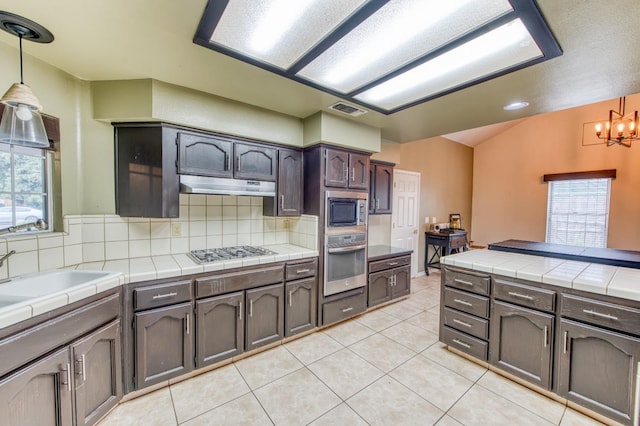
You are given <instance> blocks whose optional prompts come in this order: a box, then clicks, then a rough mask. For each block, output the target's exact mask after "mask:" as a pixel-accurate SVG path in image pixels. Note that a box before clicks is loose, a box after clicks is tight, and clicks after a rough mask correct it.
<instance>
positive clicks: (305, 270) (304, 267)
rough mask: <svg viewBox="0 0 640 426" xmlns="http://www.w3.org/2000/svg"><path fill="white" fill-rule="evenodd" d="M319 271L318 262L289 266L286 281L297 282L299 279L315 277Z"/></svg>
mask: <svg viewBox="0 0 640 426" xmlns="http://www.w3.org/2000/svg"><path fill="white" fill-rule="evenodd" d="M317 269H318V261H317V260H312V261H311V262H303V263H294V264H290V263H288V264H287V267H286V272H285V279H286V280H287V281H292V280H297V279H299V278H306V277H313V276H315V275H316V271H317Z"/></svg>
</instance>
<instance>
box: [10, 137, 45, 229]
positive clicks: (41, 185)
mask: <svg viewBox="0 0 640 426" xmlns="http://www.w3.org/2000/svg"><path fill="white" fill-rule="evenodd" d="M50 162H51V161H50V154H49V153H48V151H47V150H43V149H38V148H27V147H23V146H19V145H7V144H0V228H6V227H9V226H14V225H20V224H22V223H28V222H34V221H36V220H37V219H40V218H42V219H44V220H45V221H48V220H49V216H50V214H49V212H50V210H51V209H50V196H49V193H50V189H49V188H50V174H49V173H50V170H51V167H50ZM25 232H28V230H27V231H25Z"/></svg>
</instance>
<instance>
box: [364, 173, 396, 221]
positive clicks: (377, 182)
mask: <svg viewBox="0 0 640 426" xmlns="http://www.w3.org/2000/svg"><path fill="white" fill-rule="evenodd" d="M393 166H394V164H393V163H385V162H381V161H371V165H370V168H369V176H370V182H369V214H391V211H392V206H393Z"/></svg>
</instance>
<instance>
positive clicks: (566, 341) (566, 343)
mask: <svg viewBox="0 0 640 426" xmlns="http://www.w3.org/2000/svg"><path fill="white" fill-rule="evenodd" d="M568 351H569V332H568V331H565V332H564V335H563V343H562V353H565V354H566V353H567V352H568Z"/></svg>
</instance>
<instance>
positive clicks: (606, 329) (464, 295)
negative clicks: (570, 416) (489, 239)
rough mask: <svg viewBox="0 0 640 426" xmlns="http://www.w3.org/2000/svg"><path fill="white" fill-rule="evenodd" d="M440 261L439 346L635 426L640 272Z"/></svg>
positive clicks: (477, 257)
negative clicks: (441, 269)
mask: <svg viewBox="0 0 640 426" xmlns="http://www.w3.org/2000/svg"><path fill="white" fill-rule="evenodd" d="M442 264H443V272H442V278H441V283H442V294H441V308H440V313H441V315H440V340H441V341H442V342H444V343H445V344H447V345H448V346H449V347H450V348H454V349H456V350H458V351H460V352H463V353H466V354H468V355H471V357H472V358H473V359H477V360H480V361H483V362H487V363H488V364H489V366H490V367H491V368H494V369H495V370H497V371H499V372H504V373H507V374H508V375H511V376H512V377H514V376H515V377H516V378H518V379H519V380H520V381H522V382H523V383H525V384H528V385H530V386H531V387H533V388H534V389H538V390H543V391H545V392H548V391H551V392H553V393H555V394H557V395H558V396H560V397H561V398H564V399H566V400H567V401H568V402H569V403H570V404H577V405H578V406H579V407H583V408H587V409H588V410H592V411H593V412H596V413H598V414H601V415H604V416H605V417H606V418H608V419H613V420H615V421H617V422H620V423H623V424H628V425H637V424H638V408H639V403H638V397H639V394H638V389H637V387H638V383H639V382H640V380H639V379H638V375H639V371H638V363H639V362H640V328H639V327H638V324H640V285H638V283H640V270H638V269H632V268H627V267H621V266H612V265H604V264H600V263H591V262H582V261H576V260H566V259H560V258H556V257H547V256H539V255H531V254H519V253H513V252H504V251H497V250H472V251H469V252H464V253H459V254H454V255H451V256H446V257H444V258H443V259H442Z"/></svg>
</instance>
